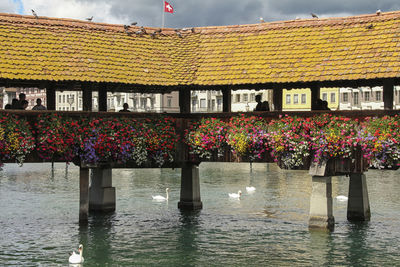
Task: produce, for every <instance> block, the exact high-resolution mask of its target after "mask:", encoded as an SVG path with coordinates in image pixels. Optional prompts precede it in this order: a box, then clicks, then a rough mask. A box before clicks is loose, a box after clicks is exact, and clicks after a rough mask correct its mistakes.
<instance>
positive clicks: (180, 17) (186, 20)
mask: <svg viewBox="0 0 400 267" xmlns="http://www.w3.org/2000/svg"><path fill="white" fill-rule="evenodd" d="M18 1H21V2H22V3H23V7H24V12H23V13H25V14H29V15H30V14H31V12H30V10H31V9H34V10H35V11H36V12H37V13H38V15H39V16H47V17H59V18H74V19H85V18H87V17H91V16H93V17H94V19H93V21H95V22H105V23H118V24H129V23H130V22H133V21H137V22H138V25H144V26H153V27H159V26H160V25H161V18H162V0H130V1H126V0H56V1H49V0H0V11H1V12H11V13H17V12H18V5H17V2H18ZM168 2H169V3H170V4H171V5H172V6H173V7H174V10H175V13H174V14H168V13H166V14H164V15H165V22H166V27H171V28H183V27H193V26H212V25H236V24H251V23H258V22H259V18H260V17H263V18H264V20H265V21H276V20H290V19H295V18H296V17H301V18H310V13H311V12H313V13H316V14H318V16H319V17H338V16H349V15H356V14H368V13H369V14H371V13H375V11H376V10H377V9H381V10H382V11H392V10H400V1H398V0H323V1H321V0H302V1H298V0H202V1H188V0H169V1H168Z"/></svg>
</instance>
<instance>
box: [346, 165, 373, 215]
mask: <svg viewBox="0 0 400 267" xmlns="http://www.w3.org/2000/svg"><path fill="white" fill-rule="evenodd" d="M370 218H371V210H370V207H369V198H368V189H367V180H366V178H365V174H363V173H353V174H350V182H349V199H348V202H347V220H349V221H369V220H370Z"/></svg>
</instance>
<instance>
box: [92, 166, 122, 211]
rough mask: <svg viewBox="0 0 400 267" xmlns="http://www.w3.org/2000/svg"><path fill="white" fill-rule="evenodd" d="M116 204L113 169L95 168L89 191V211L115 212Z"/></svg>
mask: <svg viewBox="0 0 400 267" xmlns="http://www.w3.org/2000/svg"><path fill="white" fill-rule="evenodd" d="M115 202H116V201H115V187H112V169H111V168H93V169H92V176H91V183H90V191H89V210H92V211H102V212H110V211H115Z"/></svg>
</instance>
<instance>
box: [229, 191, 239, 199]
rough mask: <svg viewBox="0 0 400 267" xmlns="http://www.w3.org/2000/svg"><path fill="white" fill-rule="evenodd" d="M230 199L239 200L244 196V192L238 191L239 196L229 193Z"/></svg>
mask: <svg viewBox="0 0 400 267" xmlns="http://www.w3.org/2000/svg"><path fill="white" fill-rule="evenodd" d="M228 195H229V197H230V198H237V199H240V197H241V196H242V191H240V190H239V191H238V192H237V194H236V193H229V194H228Z"/></svg>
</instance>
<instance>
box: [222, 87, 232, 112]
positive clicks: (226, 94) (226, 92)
mask: <svg viewBox="0 0 400 267" xmlns="http://www.w3.org/2000/svg"><path fill="white" fill-rule="evenodd" d="M231 104H232V90H231V89H229V88H224V89H222V112H231V111H232V106H231Z"/></svg>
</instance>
